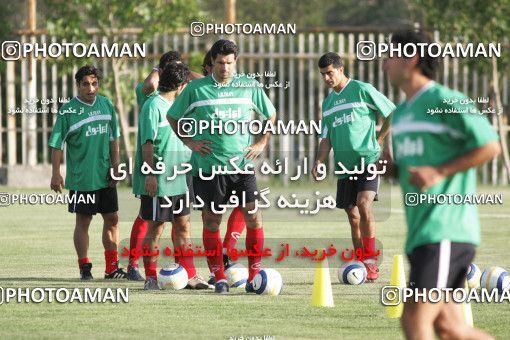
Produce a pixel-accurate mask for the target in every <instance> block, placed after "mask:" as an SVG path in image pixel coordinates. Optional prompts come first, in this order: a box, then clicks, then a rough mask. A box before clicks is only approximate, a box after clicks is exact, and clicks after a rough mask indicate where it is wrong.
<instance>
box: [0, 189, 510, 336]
mask: <svg viewBox="0 0 510 340" xmlns="http://www.w3.org/2000/svg"><path fill="white" fill-rule="evenodd" d="M318 188H319V189H321V188H322V189H325V188H326V187H325V186H324V185H323V186H322V187H321V186H320V185H319V186H314V187H313V189H311V187H310V188H308V189H306V187H301V190H309V191H310V190H317V189H318ZM0 191H2V192H10V193H14V192H19V191H18V190H16V189H9V188H5V189H1V190H0ZM271 191H272V192H275V193H277V192H279V191H286V192H289V189H283V188H274V187H272V188H271ZM479 191H480V192H495V188H490V187H482V188H479ZM20 192H25V193H28V192H37V193H47V192H49V191H48V190H46V189H33V190H23V191H20ZM497 192H498V193H503V195H504V198H508V197H510V189H509V188H504V187H503V188H502V187H499V188H497ZM119 198H120V203H119V204H120V217H121V239H126V238H127V237H128V236H129V233H130V230H131V224H132V221H133V219H134V218H135V216H136V214H137V209H138V201H137V200H136V199H134V198H133V196H132V195H131V194H130V191H129V189H128V188H122V189H120V190H119ZM381 198H382V201H381V203H377V205H376V207H377V209H378V210H377V211H378V212H377V214H378V216H384V217H383V218H379V221H378V224H377V233H378V234H377V237H378V239H379V240H380V241H381V243H382V244H383V247H384V258H383V263H382V266H381V268H380V270H381V279H380V280H379V282H378V283H374V284H364V285H362V286H347V285H341V284H339V283H338V279H337V275H336V268H331V277H332V282H333V294H334V299H335V307H334V308H314V307H312V306H311V305H310V298H311V291H312V282H313V269H311V268H281V269H278V270H279V271H280V272H281V274H282V276H283V279H284V283H285V285H284V290H283V291H282V293H281V295H280V296H278V297H268V296H254V295H246V294H245V293H244V291H242V290H241V291H236V290H232V291H231V293H230V295H229V296H217V295H215V294H213V293H212V292H210V291H208V292H195V291H188V290H182V291H177V292H172V291H161V292H145V291H144V290H143V283H133V282H127V281H126V282H111V281H108V282H107V281H105V280H103V279H95V280H94V281H92V282H88V283H82V282H80V281H79V280H78V279H77V274H78V273H77V265H76V255H75V252H74V247H73V242H72V235H73V226H74V216H73V215H71V214H69V213H67V212H66V210H67V208H66V207H65V206H62V205H53V206H48V205H37V206H28V205H12V206H9V207H3V208H0V225H1V232H2V237H1V246H0V259H1V260H0V262H1V265H0V287H68V288H71V287H129V303H124V304H109V303H107V304H77V303H68V304H58V303H51V304H49V303H42V304H17V303H10V304H3V305H1V306H0V315H1V318H0V338H6V339H7V338H21V337H23V338H82V337H87V338H141V337H157V338H163V337H165V338H194V339H195V338H217V339H221V338H223V339H225V338H227V339H228V338H229V337H234V336H236V337H241V336H243V337H244V338H245V339H246V337H253V339H255V338H256V337H259V338H263V336H264V335H266V336H274V337H275V338H278V339H280V338H303V339H304V338H323V339H324V338H337V339H344V338H345V339H347V338H348V339H362V338H365V339H367V338H368V339H399V338H402V333H401V331H400V325H399V321H398V320H394V319H388V318H386V316H385V311H384V307H383V306H382V305H381V303H380V289H381V287H382V286H384V285H386V284H388V283H389V277H390V271H391V261H392V257H393V255H394V254H401V253H402V249H403V244H404V240H405V233H406V227H405V223H404V214H403V207H402V204H401V200H400V192H399V189H398V188H397V187H390V186H389V185H386V186H385V190H384V192H383V195H382V197H381ZM390 207H391V208H390ZM509 207H510V203H506V202H505V203H504V204H503V205H501V206H482V207H481V208H480V214H481V221H482V235H483V240H482V245H481V246H480V247H479V249H478V252H477V256H476V260H475V262H476V263H477V264H478V265H479V267H480V268H481V269H482V270H483V269H484V268H486V267H487V266H491V265H498V266H502V267H504V268H507V269H510V259H509V258H508V257H507V256H506V255H507V254H506V250H507V249H508V241H509V233H508V226H509V221H510V209H509ZM390 209H391V212H390ZM199 221H200V216H199V214H198V213H196V212H195V213H193V214H192V233H193V234H194V236H198V237H200V235H201V224H200V223H199ZM101 225H102V223H101V218H100V217H96V218H95V219H94V220H93V222H92V225H91V229H90V255H89V257H90V258H91V261H92V262H93V264H94V268H93V274H94V275H95V277H96V278H99V277H101V276H102V272H103V270H104V257H103V255H102V254H103V249H102V245H101ZM264 225H265V233H266V237H267V238H281V239H285V238H292V239H303V240H307V239H310V238H314V237H315V238H323V239H324V238H331V240H334V239H339V238H344V239H345V238H349V237H350V234H349V226H348V222H347V220H346V217H345V214H344V213H343V212H341V211H335V212H334V213H331V215H327V216H326V217H325V218H298V217H295V218H294V217H292V218H287V219H284V218H281V213H276V212H274V213H273V212H271V211H269V212H267V213H266V214H265V223H264ZM168 230H169V229H167V230H166V231H165V232H166V233H167V235H168V234H169V231H168ZM223 230H224V229H223ZM243 243H244V242H243ZM200 272H201V274H202V275H203V276H207V275H208V271H207V270H206V269H204V268H201V269H200ZM406 273H407V274H408V272H407V271H406ZM472 307H473V315H474V322H475V325H476V326H478V327H481V328H483V329H485V330H487V331H489V332H490V333H491V334H493V335H495V336H496V337H497V338H499V339H508V338H510V327H508V320H510V305H509V304H508V303H504V304H495V303H493V304H472Z"/></svg>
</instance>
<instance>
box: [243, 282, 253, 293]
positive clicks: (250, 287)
mask: <svg viewBox="0 0 510 340" xmlns="http://www.w3.org/2000/svg"><path fill="white" fill-rule="evenodd" d="M244 289H245V290H246V293H255V289H254V288H253V281H252V282H246V286H244Z"/></svg>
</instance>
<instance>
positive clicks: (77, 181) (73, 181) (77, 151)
mask: <svg viewBox="0 0 510 340" xmlns="http://www.w3.org/2000/svg"><path fill="white" fill-rule="evenodd" d="M74 78H75V80H76V86H77V87H78V96H77V97H74V98H73V99H72V100H71V101H70V102H69V103H67V104H65V105H63V106H62V107H61V109H60V110H59V114H58V116H57V120H56V122H55V125H54V126H53V130H52V132H51V136H50V140H49V142H48V145H49V146H50V147H51V148H52V152H51V162H52V169H53V175H52V176H51V189H52V190H54V191H56V192H61V191H62V188H63V187H64V186H65V188H67V189H69V190H70V191H69V194H70V195H71V196H74V197H75V202H74V203H69V207H68V210H69V212H71V213H75V214H76V225H75V229H74V246H75V248H76V253H77V254H78V265H79V267H80V277H81V279H82V280H90V279H92V273H91V269H92V263H91V262H90V260H89V258H88V249H89V234H88V230H89V226H90V222H91V221H92V216H93V215H95V214H96V213H100V214H101V216H102V217H103V221H104V222H103V246H104V249H105V252H104V256H105V262H106V269H105V274H104V277H105V279H125V278H126V273H125V272H124V271H123V270H122V269H121V268H119V267H118V263H119V261H118V252H117V248H118V244H119V225H118V223H119V216H118V214H117V211H118V210H119V209H118V203H117V189H116V187H115V182H114V181H113V180H111V177H110V168H113V169H114V171H116V169H117V168H118V165H119V142H118V138H119V136H120V132H119V128H118V124H117V114H116V113H115V108H114V107H113V104H112V102H111V101H110V100H109V99H108V98H106V97H103V96H101V95H98V94H97V92H98V90H99V81H100V79H101V74H100V72H99V70H98V69H97V68H95V67H93V66H89V65H87V66H83V67H81V68H80V69H79V70H78V72H76V75H75V76H74ZM64 145H67V150H66V156H67V157H66V160H67V162H66V163H67V164H66V180H65V185H64V180H63V178H62V176H61V174H60V162H61V160H62V155H63V150H64ZM86 195H93V197H94V199H93V201H94V202H93V203H92V202H83V201H82V200H81V198H83V197H85V196H86Z"/></svg>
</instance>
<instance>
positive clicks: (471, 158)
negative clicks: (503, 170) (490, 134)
mask: <svg viewBox="0 0 510 340" xmlns="http://www.w3.org/2000/svg"><path fill="white" fill-rule="evenodd" d="M500 152H501V147H500V145H499V143H498V142H491V143H488V144H485V145H484V146H481V147H479V148H476V149H474V150H471V151H469V152H467V153H465V154H464V155H462V156H460V157H458V158H455V159H453V160H451V161H449V162H447V163H445V164H443V165H440V166H438V167H433V166H419V167H410V168H409V173H410V174H411V176H410V177H409V182H410V183H411V184H413V185H415V186H416V187H418V188H419V189H420V190H427V189H428V188H430V187H432V186H434V185H435V184H437V183H439V182H440V181H442V180H443V179H444V178H446V177H449V176H452V175H454V174H456V173H457V172H462V171H466V170H467V169H469V168H473V167H477V166H479V165H482V164H483V163H485V162H487V161H489V160H491V159H493V158H494V157H496V156H497V155H499V153H500Z"/></svg>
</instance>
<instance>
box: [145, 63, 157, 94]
mask: <svg viewBox="0 0 510 340" xmlns="http://www.w3.org/2000/svg"><path fill="white" fill-rule="evenodd" d="M158 83H159V71H158V70H157V68H156V67H155V68H154V69H152V71H151V73H149V75H148V76H147V78H145V80H144V81H143V86H142V92H143V94H145V95H146V96H149V95H150V94H151V93H153V92H154V91H156V90H157V88H158Z"/></svg>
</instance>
